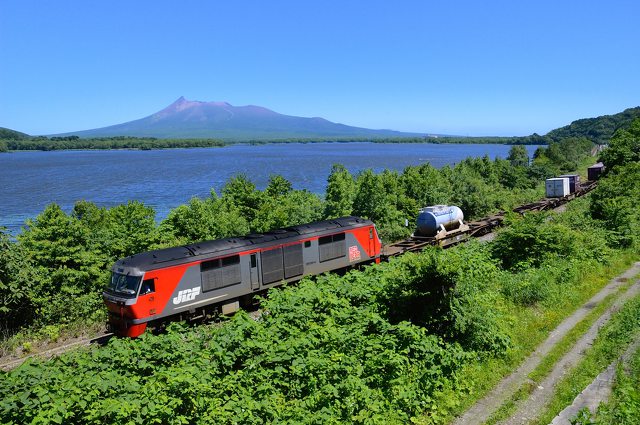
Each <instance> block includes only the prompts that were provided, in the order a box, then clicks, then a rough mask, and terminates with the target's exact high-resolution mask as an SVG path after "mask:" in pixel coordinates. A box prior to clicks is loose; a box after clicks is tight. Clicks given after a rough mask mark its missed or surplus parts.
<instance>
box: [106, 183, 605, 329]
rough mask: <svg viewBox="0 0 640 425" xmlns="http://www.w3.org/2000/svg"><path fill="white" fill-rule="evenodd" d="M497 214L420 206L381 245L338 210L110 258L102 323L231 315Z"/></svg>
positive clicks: (547, 203)
mask: <svg viewBox="0 0 640 425" xmlns="http://www.w3.org/2000/svg"><path fill="white" fill-rule="evenodd" d="M594 187H595V181H589V182H586V183H585V184H583V185H579V187H577V188H576V189H575V191H574V192H573V193H570V194H569V195H567V196H563V197H559V198H545V199H543V200H541V201H538V202H534V203H531V204H527V205H522V206H520V207H518V208H515V209H514V211H515V212H518V213H523V214H524V213H526V212H528V211H541V210H545V209H550V208H555V207H557V206H559V205H561V204H563V203H566V202H568V201H570V200H571V199H573V198H575V197H577V196H581V195H583V194H585V193H587V192H589V191H590V190H592V189H593V188H594ZM504 216H505V213H504V212H500V213H497V214H494V215H492V216H489V217H485V218H484V219H481V220H478V221H475V222H471V223H467V224H465V223H464V222H463V213H462V211H461V210H460V209H459V208H458V207H455V206H445V205H438V206H434V207H426V208H424V209H422V210H421V211H420V213H419V215H418V221H417V227H416V232H415V234H414V235H412V237H410V238H408V239H406V240H404V241H400V242H396V243H393V244H389V245H386V246H384V247H383V246H382V243H381V241H380V239H379V237H378V232H377V230H376V226H375V225H374V223H373V222H372V221H370V220H366V219H362V218H358V217H342V218H336V219H333V220H324V221H318V222H314V223H309V224H303V225H299V226H291V227H287V228H284V229H277V230H273V231H270V232H267V233H264V234H250V235H246V236H243V237H237V238H226V239H220V240H213V241H205V242H198V243H194V244H190V245H184V246H179V247H173V248H166V249H160V250H156V251H150V252H143V253H140V254H135V255H132V256H130V257H126V258H123V259H121V260H119V261H117V262H116V263H115V264H114V266H113V268H112V276H111V281H110V283H109V285H108V286H107V288H106V289H105V290H104V292H103V298H104V301H105V304H106V306H107V310H108V313H109V327H110V328H111V330H112V331H113V332H114V333H115V334H116V335H119V336H127V337H137V336H139V335H141V334H142V333H143V332H144V331H145V329H146V328H147V325H149V324H154V325H156V324H159V323H162V322H165V321H169V320H184V319H187V320H194V319H199V318H205V317H207V316H210V315H212V314H218V313H222V314H230V313H233V312H234V311H236V310H238V309H239V308H240V307H241V306H242V305H246V304H248V303H250V302H251V300H252V299H253V297H254V295H256V294H260V293H262V292H264V291H267V290H268V289H269V288H272V287H275V286H278V285H281V284H283V283H285V282H294V281H298V280H300V279H301V278H302V277H304V276H308V275H317V274H320V273H323V272H328V271H339V270H346V269H349V268H352V267H356V266H360V265H363V264H369V263H378V262H380V260H381V259H383V260H384V259H388V258H390V257H393V256H397V255H401V254H403V253H405V252H411V251H419V250H422V249H424V248H425V247H426V246H433V245H435V246H441V247H448V246H452V245H455V244H458V243H460V242H463V241H464V240H466V239H468V238H470V237H475V236H481V235H484V234H486V233H489V232H490V231H491V230H492V229H494V228H495V227H497V226H499V225H501V224H502V221H503V220H504Z"/></svg>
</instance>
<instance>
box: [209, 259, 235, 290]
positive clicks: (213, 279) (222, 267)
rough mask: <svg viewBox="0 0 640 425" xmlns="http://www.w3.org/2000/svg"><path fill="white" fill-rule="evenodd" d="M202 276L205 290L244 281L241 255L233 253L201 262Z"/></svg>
mask: <svg viewBox="0 0 640 425" xmlns="http://www.w3.org/2000/svg"><path fill="white" fill-rule="evenodd" d="M200 278H201V281H202V291H203V292H207V291H212V290H214V289H220V288H225V287H227V286H231V285H236V284H238V283H240V282H241V281H242V276H241V271H240V256H239V255H232V256H231V257H225V258H222V259H220V258H216V259H215V260H209V261H203V262H202V263H200Z"/></svg>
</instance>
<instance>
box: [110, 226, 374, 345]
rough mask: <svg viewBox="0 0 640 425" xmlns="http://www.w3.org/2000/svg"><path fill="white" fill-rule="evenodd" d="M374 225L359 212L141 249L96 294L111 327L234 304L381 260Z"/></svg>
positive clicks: (128, 330)
mask: <svg viewBox="0 0 640 425" xmlns="http://www.w3.org/2000/svg"><path fill="white" fill-rule="evenodd" d="M380 252H381V242H380V239H379V237H378V233H377V231H376V228H375V225H374V224H373V222H371V221H369V220H365V219H362V218H358V217H343V218H337V219H333V220H325V221H318V222H315V223H309V224H303V225H300V226H292V227H287V228H284V229H278V230H273V231H271V232H268V233H264V234H251V235H247V236H243V237H237V238H226V239H219V240H213V241H205V242H198V243H194V244H190V245H184V246H179V247H174V248H167V249H160V250H156V251H149V252H143V253H140V254H135V255H132V256H130V257H127V258H123V259H121V260H119V261H117V262H116V263H115V264H114V266H113V269H112V277H111V282H110V284H109V285H108V287H107V288H106V289H105V291H104V293H103V297H104V300H105V303H106V305H107V309H108V311H109V325H110V327H111V329H112V330H113V331H114V333H115V334H117V335H121V336H129V337H136V336H139V335H140V334H142V333H143V332H144V331H145V329H146V327H147V325H148V324H149V323H152V322H161V321H165V320H170V319H175V318H195V317H201V316H205V315H206V314H209V313H210V312H211V311H212V310H215V309H219V310H220V311H221V312H222V313H223V314H228V313H231V312H233V311H235V310H237V309H238V308H239V307H240V305H241V302H242V300H245V299H248V298H250V297H251V295H253V294H255V293H258V292H261V291H264V290H267V289H269V288H272V287H274V286H277V285H280V284H282V283H283V282H291V281H297V280H300V279H301V278H302V277H303V276H307V275H316V274H319V273H323V272H326V271H333V270H340V269H345V268H347V267H351V266H354V265H358V264H362V263H371V262H379V261H380Z"/></svg>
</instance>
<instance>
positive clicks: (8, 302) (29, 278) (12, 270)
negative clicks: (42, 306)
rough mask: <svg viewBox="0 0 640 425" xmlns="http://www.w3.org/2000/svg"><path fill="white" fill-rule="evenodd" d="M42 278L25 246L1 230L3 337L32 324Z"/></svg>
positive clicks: (0, 324) (0, 325) (0, 329)
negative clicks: (34, 300) (36, 295)
mask: <svg viewBox="0 0 640 425" xmlns="http://www.w3.org/2000/svg"><path fill="white" fill-rule="evenodd" d="M40 279H41V276H39V275H38V274H37V273H36V269H35V268H34V266H33V264H32V263H31V261H30V260H29V257H28V255H27V253H26V252H25V250H24V249H23V247H22V246H21V245H19V244H18V243H16V242H12V241H11V239H10V237H9V235H8V234H7V233H5V231H4V228H0V334H2V335H4V336H6V335H7V332H12V331H14V330H16V329H18V328H20V327H22V326H25V325H27V324H30V323H31V322H32V320H33V319H34V317H35V313H36V312H35V306H34V303H33V299H34V296H35V294H36V288H37V285H38V282H39V281H40Z"/></svg>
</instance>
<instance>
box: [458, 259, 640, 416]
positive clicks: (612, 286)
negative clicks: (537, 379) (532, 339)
mask: <svg viewBox="0 0 640 425" xmlns="http://www.w3.org/2000/svg"><path fill="white" fill-rule="evenodd" d="M638 273H640V262H637V263H635V264H634V265H633V266H632V267H631V268H629V269H628V270H627V271H625V272H624V273H622V274H621V275H619V276H618V277H616V278H615V279H613V280H612V281H611V282H609V284H608V285H607V286H605V287H604V288H603V289H601V290H600V292H598V293H597V294H596V295H594V296H593V297H592V298H591V299H590V300H589V301H587V302H586V303H585V304H584V305H582V307H580V308H579V309H577V310H576V311H575V312H574V313H573V314H572V315H571V316H569V317H567V318H566V319H565V320H564V321H563V322H562V323H560V325H558V327H556V328H555V329H554V330H553V331H552V332H551V333H550V334H549V337H548V338H547V339H546V340H545V341H544V342H543V343H542V344H540V345H539V346H538V348H536V350H535V351H534V352H533V353H532V354H531V355H529V357H527V359H525V361H524V362H523V363H522V364H521V365H520V367H518V369H516V371H515V372H513V373H512V374H511V375H509V376H507V377H505V378H504V379H503V380H502V381H500V382H499V383H498V385H496V387H495V388H494V389H493V390H491V391H490V392H489V393H488V394H487V395H486V396H485V397H484V398H482V399H481V400H479V401H478V402H476V404H474V405H473V406H472V407H471V408H470V409H468V410H467V411H466V412H465V413H464V414H462V415H461V416H460V417H458V418H457V419H456V420H455V421H454V424H456V425H471V424H473V425H475V424H482V423H484V422H486V421H487V420H488V419H489V417H490V416H491V415H492V414H493V413H494V412H495V411H496V410H497V409H498V408H499V407H500V406H502V404H503V403H504V402H505V401H506V400H508V399H510V398H511V397H512V396H513V395H514V394H515V392H516V391H517V390H518V389H519V388H520V387H521V386H522V385H523V384H525V383H526V382H528V381H530V380H529V378H528V375H529V374H530V373H531V372H532V371H533V370H534V369H535V368H536V367H537V366H538V365H539V364H540V362H541V361H542V359H543V358H544V357H545V356H546V355H547V354H548V353H549V352H550V351H551V350H552V349H553V347H554V346H555V345H556V344H557V343H558V342H559V341H560V340H561V339H562V338H563V337H564V336H565V335H566V334H567V333H568V332H569V331H570V330H571V329H573V328H574V327H575V326H576V325H577V324H578V323H579V322H580V321H581V320H582V319H584V318H585V317H586V316H587V314H588V313H589V312H590V311H591V310H592V309H593V308H595V307H596V306H597V305H598V304H600V303H601V302H602V301H603V300H604V299H605V298H606V297H607V296H609V295H611V294H615V293H616V292H618V290H619V289H620V287H621V286H622V285H624V282H626V281H627V280H629V279H630V278H632V277H634V276H635V275H637V274H638ZM638 293H640V282H636V283H635V284H634V285H633V286H631V287H630V288H629V289H628V290H627V291H626V292H625V293H624V294H622V295H620V296H619V299H618V301H617V302H616V303H614V305H613V306H611V307H610V308H609V309H607V311H605V313H603V315H602V316H601V317H600V318H599V319H598V321H597V322H596V323H595V324H594V325H593V326H592V328H591V329H589V331H588V332H587V334H591V332H592V330H595V334H597V329H598V327H599V326H601V325H602V323H604V322H606V320H608V318H609V317H610V316H611V314H612V313H613V311H614V310H613V309H614V308H616V306H617V305H618V304H619V303H620V301H621V299H623V298H624V299H627V298H629V297H631V296H633V295H634V294H638ZM604 317H606V318H604ZM603 318H604V320H601V319H603ZM596 325H597V326H598V327H596ZM587 334H585V336H583V338H581V339H580V341H578V343H577V344H576V346H578V345H580V344H582V346H583V348H582V349H576V347H574V349H572V350H571V352H570V353H568V354H567V355H565V357H563V358H562V359H561V360H560V361H559V362H558V364H556V367H555V368H554V370H553V371H552V372H551V374H550V375H549V377H548V378H547V379H545V381H544V382H543V383H542V384H541V385H540V386H539V387H538V388H537V389H536V390H535V391H534V393H533V394H532V396H531V398H530V399H528V400H525V402H524V403H522V405H519V406H518V410H517V412H516V414H515V415H513V417H512V418H510V419H509V420H507V421H506V422H505V423H507V424H521V423H526V422H527V421H528V420H529V418H532V417H535V415H536V414H537V413H539V412H540V409H541V407H540V406H543V405H544V403H545V402H546V401H547V400H548V397H549V396H548V395H547V394H548V393H550V392H552V391H553V385H555V382H557V380H558V379H559V378H560V377H561V376H562V375H563V374H564V369H562V368H563V367H570V365H571V364H572V362H573V361H577V360H576V359H579V356H580V355H581V351H584V349H585V348H586V347H587V346H588V345H589V343H590V342H592V341H593V339H589V337H587ZM592 337H593V338H595V335H592ZM576 356H578V357H576ZM572 358H573V360H571V359H572ZM560 364H562V365H563V366H559V365H560ZM552 377H555V378H552ZM547 380H549V381H548V382H547ZM535 406H538V407H535ZM536 409H537V410H536Z"/></svg>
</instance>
